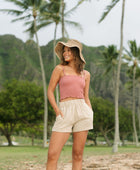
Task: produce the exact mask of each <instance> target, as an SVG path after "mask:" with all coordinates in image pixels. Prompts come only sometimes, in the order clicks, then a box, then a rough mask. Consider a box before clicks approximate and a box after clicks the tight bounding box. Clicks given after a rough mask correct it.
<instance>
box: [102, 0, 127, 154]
mask: <svg viewBox="0 0 140 170" xmlns="http://www.w3.org/2000/svg"><path fill="white" fill-rule="evenodd" d="M119 1H120V0H112V2H111V4H110V5H108V6H107V8H106V11H105V12H104V13H103V15H102V17H101V19H100V20H99V22H101V21H103V20H104V18H105V17H106V16H107V15H108V14H109V12H110V11H111V10H112V9H113V7H114V6H116V4H117V3H118V2H119ZM124 9H125V0H123V1H122V15H121V29H120V32H121V34H120V52H119V61H118V68H117V77H116V88H115V136H114V145H113V149H112V151H113V152H118V144H119V141H120V135H119V109H118V108H119V106H118V102H119V83H120V70H121V58H122V52H123V23H124Z"/></svg>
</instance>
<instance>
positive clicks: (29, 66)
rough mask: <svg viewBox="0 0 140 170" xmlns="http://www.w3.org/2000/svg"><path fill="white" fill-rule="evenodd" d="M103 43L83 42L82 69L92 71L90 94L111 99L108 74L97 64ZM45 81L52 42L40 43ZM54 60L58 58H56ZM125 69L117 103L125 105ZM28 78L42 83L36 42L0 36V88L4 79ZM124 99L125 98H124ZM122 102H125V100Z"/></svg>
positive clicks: (112, 94) (49, 71) (128, 97)
mask: <svg viewBox="0 0 140 170" xmlns="http://www.w3.org/2000/svg"><path fill="white" fill-rule="evenodd" d="M105 48H106V47H105V46H99V47H89V46H86V45H84V44H83V55H84V57H85V60H86V66H85V69H87V70H88V71H90V73H91V84H90V96H92V95H96V96H102V97H103V98H108V99H110V100H113V96H114V92H113V89H112V84H111V81H109V80H111V77H109V75H108V76H104V77H103V76H102V74H103V72H104V69H105V68H103V66H102V67H100V66H99V65H98V64H97V63H99V62H100V59H102V58H103V55H102V52H103V51H104V50H105ZM41 52H42V57H43V62H44V68H45V73H46V80H47V84H48V82H49V79H50V76H51V73H52V70H53V41H50V42H49V43H48V44H47V45H46V46H41ZM57 63H59V60H58V59H57ZM125 71H126V70H125V69H123V70H122V71H121V83H120V84H121V88H120V90H121V99H120V103H122V104H123V105H127V104H128V103H129V102H128V100H130V97H131V95H130V94H129V92H128V91H127V90H126V89H125V88H124V84H125V82H126V81H127V77H126V74H125ZM13 78H15V79H17V80H29V81H35V82H36V83H38V84H41V83H42V81H41V80H42V76H41V69H40V64H39V57H38V51H37V46H36V43H35V42H34V41H33V40H28V41H27V42H25V43H24V42H23V41H22V40H20V39H18V38H16V37H15V36H13V35H1V36H0V88H2V84H3V83H4V82H5V81H6V80H10V79H13ZM126 99H127V101H126ZM124 101H125V102H124Z"/></svg>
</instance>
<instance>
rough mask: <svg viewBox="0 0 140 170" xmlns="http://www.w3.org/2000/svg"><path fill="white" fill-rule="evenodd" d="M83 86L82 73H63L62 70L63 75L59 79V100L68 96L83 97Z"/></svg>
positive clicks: (83, 78) (83, 77)
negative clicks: (79, 74)
mask: <svg viewBox="0 0 140 170" xmlns="http://www.w3.org/2000/svg"><path fill="white" fill-rule="evenodd" d="M63 72H64V68H63ZM84 88H85V76H84V75H81V76H78V75H65V72H64V76H63V77H61V79H60V80H59V89H60V100H62V99H65V98H68V97H73V98H78V99H84Z"/></svg>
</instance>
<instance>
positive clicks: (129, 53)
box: [124, 48, 133, 60]
mask: <svg viewBox="0 0 140 170" xmlns="http://www.w3.org/2000/svg"><path fill="white" fill-rule="evenodd" d="M124 50H125V51H126V53H127V54H128V56H129V57H130V58H133V55H132V53H131V52H129V51H128V50H127V49H126V48H124ZM128 56H127V59H128V60H129V58H128Z"/></svg>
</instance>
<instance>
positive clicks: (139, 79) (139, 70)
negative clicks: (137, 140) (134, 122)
mask: <svg viewBox="0 0 140 170" xmlns="http://www.w3.org/2000/svg"><path fill="white" fill-rule="evenodd" d="M136 81H137V86H138V121H139V134H140V68H139V67H138V68H137V69H136Z"/></svg>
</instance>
